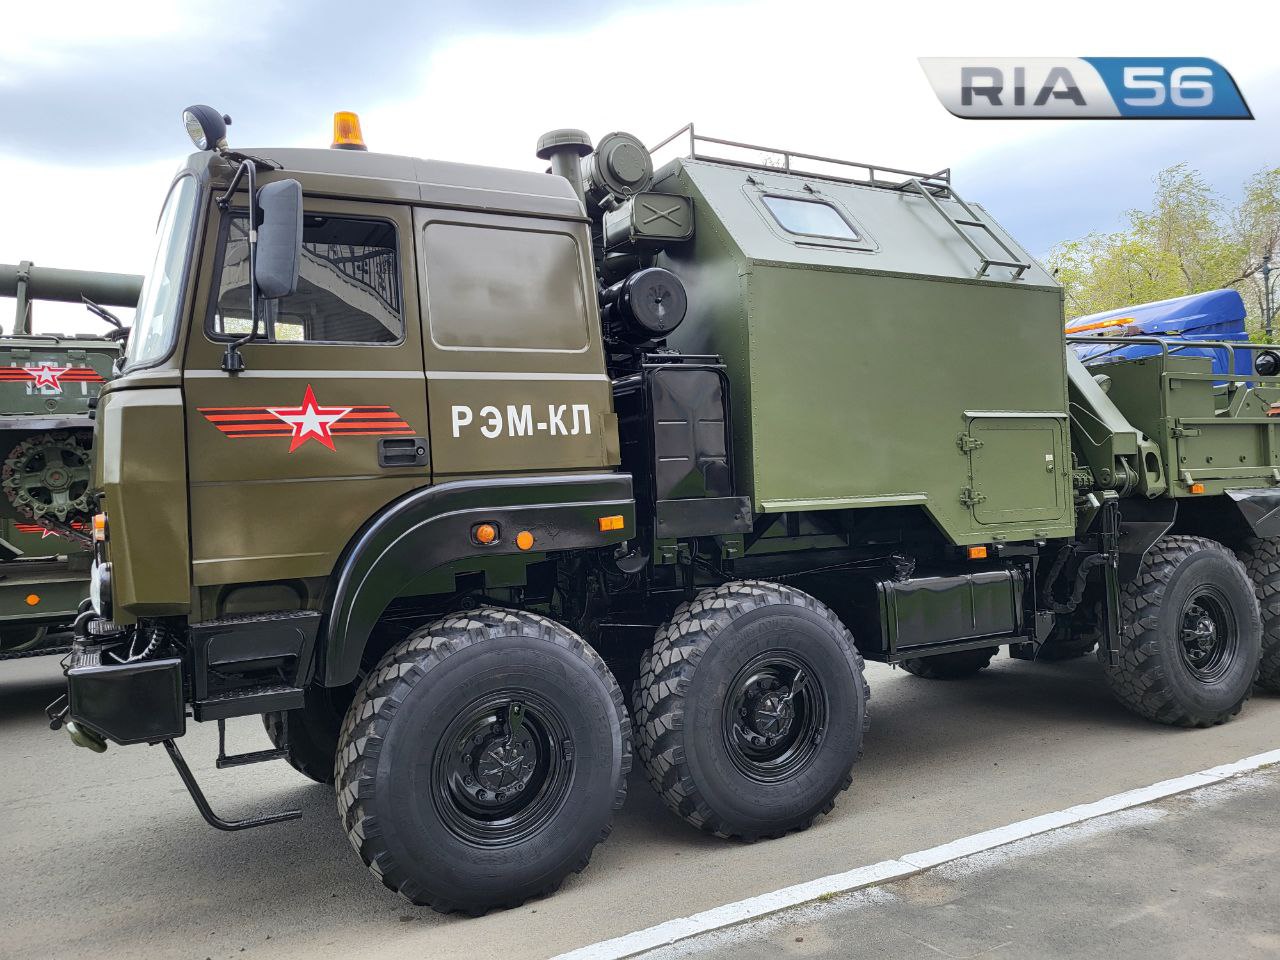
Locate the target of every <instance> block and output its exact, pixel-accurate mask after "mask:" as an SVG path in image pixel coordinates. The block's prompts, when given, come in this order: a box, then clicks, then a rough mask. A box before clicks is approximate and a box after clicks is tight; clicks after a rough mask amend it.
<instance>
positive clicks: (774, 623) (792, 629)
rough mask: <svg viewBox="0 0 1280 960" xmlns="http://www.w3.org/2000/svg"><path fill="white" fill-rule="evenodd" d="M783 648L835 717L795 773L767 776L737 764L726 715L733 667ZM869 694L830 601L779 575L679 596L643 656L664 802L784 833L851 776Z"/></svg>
mask: <svg viewBox="0 0 1280 960" xmlns="http://www.w3.org/2000/svg"><path fill="white" fill-rule="evenodd" d="M774 650H782V651H784V652H785V651H791V652H793V653H794V654H796V655H799V656H802V657H803V658H804V659H805V660H806V661H807V662H809V663H811V664H812V666H813V668H814V670H815V672H818V673H820V674H821V689H822V690H823V691H824V695H825V707H824V709H825V711H826V713H825V716H826V718H827V724H826V728H825V729H824V730H821V732H820V733H819V734H817V735H816V739H814V738H811V739H810V741H809V742H810V743H813V744H814V746H813V748H812V749H811V751H810V754H809V759H808V760H806V761H805V763H806V765H805V766H802V767H800V768H799V769H798V770H797V771H796V774H795V775H794V776H790V777H789V778H788V779H785V780H783V781H781V782H777V783H760V782H757V781H756V780H754V779H751V778H749V777H748V776H746V775H744V774H743V773H742V771H741V770H740V769H739V768H737V767H735V766H734V762H733V761H732V758H731V757H730V755H729V750H730V747H729V746H728V745H727V740H726V738H725V737H724V736H723V735H722V731H723V727H722V724H723V723H725V718H726V716H727V707H726V699H725V697H726V694H727V693H728V690H729V686H730V684H731V683H732V682H733V681H734V678H735V677H736V676H737V675H738V674H740V673H741V670H742V669H743V668H744V665H749V664H750V663H751V662H752V658H753V657H759V656H767V655H769V652H770V651H774ZM797 686H799V684H797ZM815 696H816V694H815ZM870 696H871V691H870V688H869V687H868V685H867V681H866V678H865V677H864V675H863V661H862V657H861V656H860V655H859V653H858V650H857V648H856V646H855V645H854V641H853V637H852V636H851V635H850V634H849V631H848V630H847V629H845V627H844V625H843V624H842V623H841V622H840V620H839V618H837V617H836V615H835V614H834V613H833V612H832V611H831V610H830V609H828V608H827V607H826V606H824V605H823V604H822V603H820V602H818V601H817V600H815V599H814V598H813V597H811V596H809V595H808V594H806V593H802V592H801V591H799V590H796V589H795V588H793V587H789V586H784V585H782V584H777V583H770V582H765V581H759V580H742V581H735V582H732V583H726V584H723V585H722V586H718V587H714V588H708V589H706V590H703V591H702V592H701V593H699V594H698V595H697V597H695V598H694V599H693V600H692V601H687V602H685V603H683V604H681V605H680V606H679V607H677V608H676V611H675V613H674V614H673V615H672V618H671V620H669V621H668V622H667V623H666V624H665V625H663V626H662V627H660V628H659V629H658V631H657V634H656V635H655V637H654V642H653V645H652V646H651V647H650V648H649V650H648V651H647V652H646V653H645V654H644V656H643V657H642V659H641V661H640V680H639V684H638V687H637V695H636V698H635V699H636V701H637V702H636V708H635V722H636V749H637V753H638V754H639V756H640V759H641V761H642V762H643V764H644V768H645V774H646V776H647V777H648V780H649V782H650V784H652V785H653V787H654V789H655V790H657V791H658V794H659V795H660V796H661V797H662V799H663V802H664V803H666V805H667V806H668V807H669V808H670V809H671V810H672V811H673V812H674V813H675V814H676V815H677V816H680V817H682V818H683V819H685V820H687V821H688V822H689V823H691V824H693V825H694V826H695V827H698V828H700V829H702V830H705V831H708V832H710V833H713V834H715V835H717V836H720V837H725V838H739V839H743V840H748V841H753V840H758V839H762V838H765V837H776V836H781V835H783V834H785V833H788V832H791V831H795V830H804V829H806V828H807V827H809V826H810V825H811V824H812V823H813V821H814V819H815V818H816V817H818V816H819V815H821V814H825V813H828V812H830V811H831V809H832V808H833V807H834V806H835V800H836V797H837V796H838V795H839V794H840V793H841V792H842V791H844V790H847V789H848V788H849V786H850V784H851V783H852V782H853V776H852V768H853V765H854V763H855V762H857V760H858V759H859V758H860V757H861V755H862V742H863V737H864V735H865V733H866V730H867V727H868V724H869V723H870V713H869V711H868V708H867V700H868V699H869V698H870Z"/></svg>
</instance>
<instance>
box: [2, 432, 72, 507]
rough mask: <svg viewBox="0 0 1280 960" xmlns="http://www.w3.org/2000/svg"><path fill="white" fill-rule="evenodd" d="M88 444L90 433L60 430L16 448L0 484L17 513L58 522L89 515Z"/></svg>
mask: <svg viewBox="0 0 1280 960" xmlns="http://www.w3.org/2000/svg"><path fill="white" fill-rule="evenodd" d="M92 444H93V438H92V436H91V435H90V434H87V433H81V432H78V431H77V432H67V431H62V430H59V431H56V432H52V433H36V434H32V435H31V436H29V437H27V438H26V439H24V440H22V441H20V442H19V443H17V444H15V445H14V446H13V448H12V449H11V450H10V451H9V454H8V456H6V457H5V460H4V465H3V467H2V468H0V483H3V485H4V492H5V495H6V496H7V497H8V498H9V502H10V503H12V504H13V506H14V509H15V510H17V512H18V514H19V515H20V516H22V517H26V518H27V519H31V520H42V519H48V520H57V521H58V522H60V523H73V522H74V521H76V520H78V519H84V518H85V517H87V516H88V514H89V513H90V504H89V483H90V477H89V472H90V468H89V462H90V457H91V456H92V453H91V452H90V447H91V446H92Z"/></svg>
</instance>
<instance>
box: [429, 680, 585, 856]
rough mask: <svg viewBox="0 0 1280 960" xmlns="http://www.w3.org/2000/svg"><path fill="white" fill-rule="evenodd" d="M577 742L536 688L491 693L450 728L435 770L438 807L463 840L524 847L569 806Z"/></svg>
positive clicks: (435, 790)
mask: <svg viewBox="0 0 1280 960" xmlns="http://www.w3.org/2000/svg"><path fill="white" fill-rule="evenodd" d="M573 753H574V751H573V738H572V737H571V736H570V734H569V727H568V723H567V722H566V721H565V718H564V715H563V714H562V713H561V711H560V710H559V709H558V708H557V707H556V706H555V705H554V704H552V703H551V702H550V701H549V700H547V699H546V698H545V697H542V696H541V695H539V694H536V693H534V692H533V691H530V690H520V689H506V690H501V691H498V692H496V693H492V694H487V695H485V696H484V697H481V698H480V699H478V700H475V701H473V702H472V703H471V704H470V705H469V706H467V707H466V708H465V709H463V710H462V711H461V712H460V713H459V714H458V716H457V717H456V718H455V719H454V720H453V722H452V723H451V724H450V725H449V728H448V729H447V730H446V731H445V735H444V737H442V738H441V740H440V741H439V745H438V747H437V749H436V755H435V761H434V763H433V765H432V774H433V776H432V783H433V789H432V801H433V803H434V804H435V808H436V812H437V813H438V814H439V816H440V819H441V821H442V822H443V823H444V825H445V826H446V827H447V828H448V829H449V831H450V832H451V833H453V834H454V835H455V836H456V837H458V838H459V839H461V840H464V841H466V842H468V843H473V844H476V845H478V846H485V847H505V846H510V845H512V844H516V843H520V842H521V841H523V840H526V839H528V838H529V837H530V836H532V835H533V834H535V833H537V832H538V831H539V830H541V829H542V828H543V827H545V826H546V825H547V823H549V822H550V821H551V820H552V819H553V818H554V817H555V815H556V813H558V812H559V811H560V809H561V807H563V806H564V802H565V799H566V798H567V797H568V795H569V787H570V784H571V782H572V779H573Z"/></svg>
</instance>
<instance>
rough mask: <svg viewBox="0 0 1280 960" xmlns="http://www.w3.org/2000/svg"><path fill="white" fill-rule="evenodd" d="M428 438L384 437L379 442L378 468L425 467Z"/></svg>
mask: <svg viewBox="0 0 1280 960" xmlns="http://www.w3.org/2000/svg"><path fill="white" fill-rule="evenodd" d="M426 465H427V438H426V437H383V438H382V439H381V440H379V441H378V466H380V467H425V466H426Z"/></svg>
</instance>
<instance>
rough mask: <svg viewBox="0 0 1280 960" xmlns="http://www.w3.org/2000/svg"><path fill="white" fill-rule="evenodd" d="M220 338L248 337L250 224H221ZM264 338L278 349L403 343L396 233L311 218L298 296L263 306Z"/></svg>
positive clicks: (236, 219) (356, 221)
mask: <svg viewBox="0 0 1280 960" xmlns="http://www.w3.org/2000/svg"><path fill="white" fill-rule="evenodd" d="M223 230H224V235H223V242H222V257H221V268H220V271H219V275H218V286H217V290H218V297H217V302H216V303H215V305H214V309H213V315H212V318H211V324H210V326H211V331H212V333H213V334H214V335H215V336H224V337H225V336H243V335H244V334H246V333H248V332H249V242H248V236H247V230H248V217H247V216H246V215H245V214H244V212H243V211H242V212H239V213H233V214H232V215H231V216H229V217H227V218H226V219H225V220H224V221H223ZM258 316H259V318H260V322H259V325H258V332H259V334H260V335H261V336H262V337H263V338H264V339H266V340H268V341H271V342H275V343H397V342H399V341H400V340H401V339H402V338H403V337H404V310H403V306H402V301H401V295H400V260H399V251H398V245H397V242H396V228H395V226H394V224H391V223H389V222H387V221H385V220H366V219H361V218H357V217H334V216H327V215H324V216H320V215H314V214H306V215H304V216H303V219H302V258H301V260H300V261H299V271H298V289H297V292H295V293H294V294H293V295H292V296H288V297H283V298H281V299H280V300H275V301H260V302H259V304H258Z"/></svg>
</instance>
